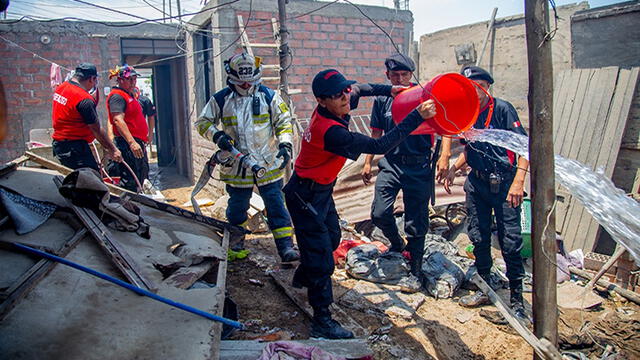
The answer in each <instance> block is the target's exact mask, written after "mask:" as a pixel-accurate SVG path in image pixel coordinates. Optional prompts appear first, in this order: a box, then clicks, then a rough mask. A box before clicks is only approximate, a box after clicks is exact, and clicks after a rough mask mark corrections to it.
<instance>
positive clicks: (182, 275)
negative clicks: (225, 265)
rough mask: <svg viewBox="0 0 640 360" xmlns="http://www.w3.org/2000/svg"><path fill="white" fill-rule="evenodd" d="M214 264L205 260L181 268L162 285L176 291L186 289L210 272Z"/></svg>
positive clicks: (212, 261)
mask: <svg viewBox="0 0 640 360" xmlns="http://www.w3.org/2000/svg"><path fill="white" fill-rule="evenodd" d="M214 264H215V261H214V260H205V261H203V262H201V263H200V264H197V265H192V266H187V267H181V268H179V269H178V270H176V271H175V272H174V273H173V274H171V276H169V277H168V278H166V279H165V280H164V281H163V282H162V283H163V284H165V285H168V286H173V287H177V288H178V289H188V288H190V287H191V285H193V284H194V283H195V282H196V281H198V279H200V278H201V277H202V276H203V275H204V274H206V273H207V271H209V270H211V268H212V267H213V265H214Z"/></svg>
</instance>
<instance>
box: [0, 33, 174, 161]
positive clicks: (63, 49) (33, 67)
mask: <svg viewBox="0 0 640 360" xmlns="http://www.w3.org/2000/svg"><path fill="white" fill-rule="evenodd" d="M168 31H170V33H171V35H169V37H171V36H173V38H175V30H174V29H171V28H167V27H164V26H159V25H156V24H144V25H141V26H134V27H128V28H114V27H108V26H103V25H97V24H90V23H82V22H77V21H67V22H65V21H55V22H38V21H22V22H20V23H17V24H11V25H8V24H3V23H2V22H0V35H2V36H3V37H4V38H6V39H8V40H11V41H13V42H15V43H17V44H19V45H20V46H22V47H24V48H25V49H27V50H29V51H31V52H33V53H36V54H38V55H39V56H41V57H43V58H46V59H48V60H50V61H53V62H55V63H57V64H59V65H60V66H62V67H65V68H67V69H74V68H75V67H76V65H77V64H79V63H81V62H92V63H94V64H95V65H96V66H97V68H98V71H99V72H102V73H101V76H102V77H101V78H100V83H99V85H98V86H99V88H100V91H101V94H102V95H103V96H102V97H101V99H100V103H99V104H98V107H97V109H98V115H99V116H100V119H101V120H102V124H103V125H104V124H106V119H107V117H106V105H105V96H104V93H103V89H104V87H106V86H110V85H111V84H110V82H109V78H108V76H107V73H106V71H107V70H108V69H109V68H110V67H113V66H114V65H115V64H118V63H119V62H120V38H121V37H136V38H140V37H145V36H149V35H154V34H161V35H164V34H166V33H167V32H168ZM42 36H47V37H48V38H49V39H50V42H49V43H47V44H45V43H43V42H42V41H41V37H42ZM31 52H27V51H25V50H22V49H20V48H18V47H16V46H13V45H11V44H10V43H8V42H6V41H4V40H2V39H0V59H2V61H3V62H2V66H0V78H1V79H2V82H3V85H4V88H5V93H6V100H7V106H8V116H7V122H8V124H9V126H8V132H7V137H6V138H5V140H4V141H3V142H2V143H0V163H4V162H6V161H10V160H12V159H14V158H16V157H17V156H19V155H22V153H24V151H25V149H26V147H25V143H26V142H27V141H29V131H30V130H31V129H38V128H50V127H51V95H52V93H53V92H52V90H51V86H50V80H49V74H50V68H51V64H50V63H49V62H48V61H46V60H43V59H41V58H39V57H36V56H34V55H33V54H32V53H31ZM67 73H68V71H67V70H62V76H63V80H64V76H65V75H66V74H67Z"/></svg>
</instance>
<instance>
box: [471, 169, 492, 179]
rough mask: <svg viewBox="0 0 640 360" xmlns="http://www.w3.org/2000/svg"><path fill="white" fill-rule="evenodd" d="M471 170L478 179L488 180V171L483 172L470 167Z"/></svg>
mask: <svg viewBox="0 0 640 360" xmlns="http://www.w3.org/2000/svg"><path fill="white" fill-rule="evenodd" d="M471 172H472V173H473V175H475V177H477V178H478V179H480V180H482V181H489V173H488V172H484V171H480V170H476V169H472V170H471Z"/></svg>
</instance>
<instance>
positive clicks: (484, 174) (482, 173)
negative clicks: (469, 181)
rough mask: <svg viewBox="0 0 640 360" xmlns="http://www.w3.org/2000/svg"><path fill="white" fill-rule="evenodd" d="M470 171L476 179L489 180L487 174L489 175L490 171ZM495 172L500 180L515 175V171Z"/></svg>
mask: <svg viewBox="0 0 640 360" xmlns="http://www.w3.org/2000/svg"><path fill="white" fill-rule="evenodd" d="M471 172H472V173H473V175H475V177H477V178H478V179H480V180H482V181H486V182H489V176H490V175H491V174H490V173H488V172H486V171H480V170H476V169H472V170H471ZM497 174H498V176H500V179H502V181H506V180H509V179H512V178H513V176H514V175H515V172H508V173H506V174H505V173H497Z"/></svg>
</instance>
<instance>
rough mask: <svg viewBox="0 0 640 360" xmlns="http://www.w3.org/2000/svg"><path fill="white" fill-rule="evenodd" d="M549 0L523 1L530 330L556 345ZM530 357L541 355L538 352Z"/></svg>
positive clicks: (556, 308)
mask: <svg viewBox="0 0 640 360" xmlns="http://www.w3.org/2000/svg"><path fill="white" fill-rule="evenodd" d="M548 4H549V2H548V1H547V0H525V13H524V14H525V24H526V32H527V58H528V61H529V132H530V134H531V135H530V136H529V154H530V158H529V160H530V161H531V193H532V200H533V202H532V205H533V207H532V234H531V243H532V245H533V330H534V333H535V335H536V336H537V337H538V338H545V339H547V340H548V341H549V342H550V343H551V344H552V345H554V346H556V347H557V346H558V305H557V299H556V286H557V285H556V266H555V259H556V221H555V214H550V212H552V211H553V203H554V201H555V197H556V194H555V173H554V169H555V166H554V153H553V63H552V61H551V38H550V35H549V34H550V33H549V5H548ZM547 220H548V222H547ZM534 358H539V357H538V356H537V355H535V356H534Z"/></svg>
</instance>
